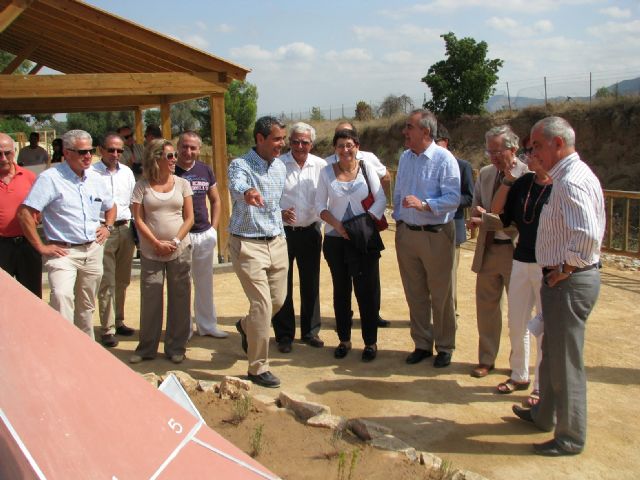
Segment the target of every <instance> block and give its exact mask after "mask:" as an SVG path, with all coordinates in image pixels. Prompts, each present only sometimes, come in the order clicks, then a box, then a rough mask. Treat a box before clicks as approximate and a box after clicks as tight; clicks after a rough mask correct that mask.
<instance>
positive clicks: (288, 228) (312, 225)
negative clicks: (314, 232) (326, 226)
mask: <svg viewBox="0 0 640 480" xmlns="http://www.w3.org/2000/svg"><path fill="white" fill-rule="evenodd" d="M317 224H318V222H313V223H312V224H311V225H306V226H304V227H299V226H296V225H285V226H284V229H285V230H292V231H294V232H295V231H298V230H310V229H312V228H316V225H317Z"/></svg>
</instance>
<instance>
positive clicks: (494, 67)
mask: <svg viewBox="0 0 640 480" xmlns="http://www.w3.org/2000/svg"><path fill="white" fill-rule="evenodd" d="M440 36H441V37H442V38H444V41H445V44H446V49H445V50H446V57H447V58H446V60H440V61H439V62H436V63H434V64H433V65H431V67H429V70H428V71H427V75H426V76H425V77H424V78H422V81H423V82H424V83H426V84H427V86H428V87H429V89H430V90H431V96H432V99H431V100H429V101H428V102H426V103H425V104H424V106H425V107H426V108H428V109H430V110H432V111H433V112H435V113H442V114H444V115H445V116H447V117H454V118H455V117H459V116H460V115H463V114H472V115H475V114H479V113H482V112H483V111H484V105H485V104H486V103H487V100H489V97H490V96H491V95H492V94H493V92H494V91H495V88H494V85H495V84H496V82H497V81H498V75H497V73H498V70H499V69H500V67H502V65H503V63H504V62H503V61H502V60H500V59H497V58H496V59H493V60H488V59H487V49H488V45H487V43H486V42H479V43H477V42H476V41H475V40H474V39H473V38H470V37H465V38H462V39H460V40H458V39H457V38H456V36H455V35H454V34H453V32H449V33H446V34H444V35H440Z"/></svg>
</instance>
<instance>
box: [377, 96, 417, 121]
mask: <svg viewBox="0 0 640 480" xmlns="http://www.w3.org/2000/svg"><path fill="white" fill-rule="evenodd" d="M412 108H413V101H412V100H411V98H409V97H408V96H407V95H401V96H399V97H398V96H396V95H387V96H386V98H385V99H384V100H383V101H382V103H381V104H380V106H379V107H378V115H379V116H381V117H386V118H388V117H393V116H394V115H396V114H397V113H400V112H402V113H409V111H410V110H411V109H412Z"/></svg>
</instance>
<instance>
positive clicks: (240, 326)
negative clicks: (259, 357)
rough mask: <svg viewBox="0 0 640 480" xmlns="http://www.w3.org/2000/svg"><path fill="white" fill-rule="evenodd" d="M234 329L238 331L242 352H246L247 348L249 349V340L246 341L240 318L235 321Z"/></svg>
mask: <svg viewBox="0 0 640 480" xmlns="http://www.w3.org/2000/svg"><path fill="white" fill-rule="evenodd" d="M236 330H238V333H240V339H241V340H242V350H244V353H247V350H249V342H247V334H246V333H244V330H243V329H242V321H241V320H238V321H237V322H236Z"/></svg>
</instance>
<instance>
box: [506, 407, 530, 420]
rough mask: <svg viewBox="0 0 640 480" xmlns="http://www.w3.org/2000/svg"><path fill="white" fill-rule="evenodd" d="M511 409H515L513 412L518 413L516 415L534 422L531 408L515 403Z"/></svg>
mask: <svg viewBox="0 0 640 480" xmlns="http://www.w3.org/2000/svg"><path fill="white" fill-rule="evenodd" d="M511 410H513V413H515V414H516V417H518V418H520V419H522V420H524V421H525V422H531V423H533V417H532V416H531V409H530V408H523V407H521V406H520V405H513V406H512V407H511Z"/></svg>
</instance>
